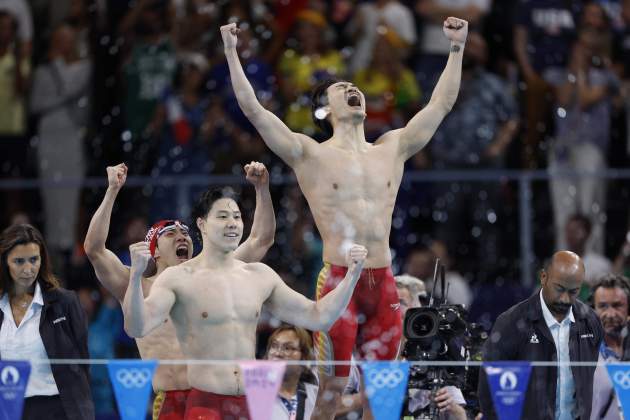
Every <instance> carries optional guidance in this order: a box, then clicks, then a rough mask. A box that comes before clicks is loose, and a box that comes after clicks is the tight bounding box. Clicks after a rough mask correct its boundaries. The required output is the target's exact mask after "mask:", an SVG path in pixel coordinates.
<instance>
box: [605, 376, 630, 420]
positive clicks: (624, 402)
mask: <svg viewBox="0 0 630 420" xmlns="http://www.w3.org/2000/svg"><path fill="white" fill-rule="evenodd" d="M606 368H607V369H608V376H610V382H612V384H613V387H614V388H615V392H616V393H617V400H619V404H621V410H622V411H623V418H624V419H630V366H628V365H622V364H616V363H611V364H609V365H606Z"/></svg>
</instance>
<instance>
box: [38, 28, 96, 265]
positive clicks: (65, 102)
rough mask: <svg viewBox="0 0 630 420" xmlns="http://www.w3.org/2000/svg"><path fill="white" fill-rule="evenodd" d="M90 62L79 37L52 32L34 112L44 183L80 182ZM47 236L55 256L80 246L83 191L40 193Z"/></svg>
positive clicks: (69, 32)
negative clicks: (81, 49)
mask: <svg viewBox="0 0 630 420" xmlns="http://www.w3.org/2000/svg"><path fill="white" fill-rule="evenodd" d="M91 71H92V69H91V62H90V61H89V60H85V59H79V57H78V54H77V43H76V33H75V31H74V29H72V28H71V27H70V26H68V25H65V24H64V25H61V26H59V27H58V28H57V29H55V31H54V32H53V34H52V38H51V42H50V46H49V50H48V61H47V62H46V63H45V64H43V65H41V66H39V67H38V68H37V70H36V71H35V76H34V80H33V90H32V92H31V111H32V112H33V113H34V114H36V115H37V116H38V121H39V124H38V129H37V134H38V140H39V141H38V144H37V157H38V161H39V174H40V177H41V178H42V179H45V180H49V181H50V180H59V179H81V178H83V176H84V174H85V166H86V164H85V156H84V153H85V152H84V146H83V142H84V140H85V134H86V128H87V124H88V115H89V102H90V101H89V96H88V94H89V88H90V80H91ZM41 194H42V198H43V204H44V213H45V218H44V220H45V227H46V238H47V242H48V244H49V246H50V251H51V253H52V254H53V255H55V256H56V257H60V256H61V255H63V256H65V257H67V256H69V254H70V252H71V251H72V250H73V247H74V245H75V243H76V235H77V228H78V226H77V225H78V217H79V199H80V195H81V190H80V188H78V187H76V186H70V187H61V188H51V187H48V186H45V187H44V188H43V189H42V190H41Z"/></svg>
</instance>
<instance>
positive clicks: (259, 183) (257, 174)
mask: <svg viewBox="0 0 630 420" xmlns="http://www.w3.org/2000/svg"><path fill="white" fill-rule="evenodd" d="M245 178H247V180H248V181H249V182H251V183H252V185H253V186H254V187H256V188H260V187H263V186H265V185H269V172H267V168H266V167H265V165H264V164H263V163H260V162H254V161H252V162H251V163H249V164H247V165H245Z"/></svg>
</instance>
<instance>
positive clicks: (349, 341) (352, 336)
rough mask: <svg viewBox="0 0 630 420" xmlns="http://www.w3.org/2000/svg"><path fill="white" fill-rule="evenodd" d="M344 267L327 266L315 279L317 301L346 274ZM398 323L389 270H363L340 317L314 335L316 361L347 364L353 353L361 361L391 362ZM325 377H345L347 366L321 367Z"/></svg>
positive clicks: (399, 329)
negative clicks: (354, 352)
mask: <svg viewBox="0 0 630 420" xmlns="http://www.w3.org/2000/svg"><path fill="white" fill-rule="evenodd" d="M347 270H348V268H347V267H340V266H335V265H332V264H329V263H325V264H324V268H322V271H320V273H319V277H318V279H317V292H316V294H317V299H318V300H319V299H321V298H322V297H323V296H326V294H327V293H328V292H330V291H331V290H333V289H334V288H335V287H336V286H337V285H338V284H339V282H341V280H343V278H344V276H345V275H346V271H347ZM401 334H402V321H401V317H400V300H399V298H398V291H397V290H396V282H395V280H394V275H393V274H392V270H391V269H390V268H389V267H385V268H366V269H364V270H363V272H362V273H361V278H360V279H359V281H358V282H357V285H356V287H355V289H354V293H353V294H352V299H351V300H350V304H349V305H348V308H347V309H346V311H345V312H344V313H343V315H342V316H341V317H340V318H339V319H338V320H337V322H335V324H334V325H333V326H332V328H331V329H330V330H329V331H328V332H327V333H326V332H323V331H321V332H316V333H315V345H316V347H317V354H318V358H319V360H320V361H328V360H336V361H350V358H351V356H352V352H353V350H355V345H356V352H357V354H358V356H359V357H360V358H361V359H367V360H393V359H395V358H396V356H397V355H398V348H399V346H400V337H401ZM322 373H323V374H325V375H328V376H332V375H333V374H334V376H348V375H349V374H350V366H349V364H348V365H337V366H334V371H333V366H323V368H322Z"/></svg>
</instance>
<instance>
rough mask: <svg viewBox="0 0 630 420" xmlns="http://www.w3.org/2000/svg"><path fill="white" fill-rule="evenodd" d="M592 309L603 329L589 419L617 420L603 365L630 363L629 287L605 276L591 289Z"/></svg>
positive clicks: (617, 278) (618, 413)
mask: <svg viewBox="0 0 630 420" xmlns="http://www.w3.org/2000/svg"><path fill="white" fill-rule="evenodd" d="M593 308H594V309H595V313H596V314H597V316H598V317H599V320H600V321H601V323H602V326H603V327H604V340H603V342H602V343H601V346H600V348H599V359H598V365H597V368H596V369H595V374H594V376H593V408H592V411H591V419H592V420H600V419H603V420H620V419H621V418H622V416H621V409H620V407H621V406H620V405H619V401H618V400H617V397H616V395H615V391H614V389H613V386H612V383H611V382H610V377H609V376H608V372H607V369H606V366H605V363H619V362H622V361H624V362H627V361H628V360H630V340H628V315H630V313H629V308H630V284H629V280H628V279H627V278H625V277H623V276H618V275H612V274H611V275H608V276H605V277H603V278H601V279H600V280H599V281H598V282H597V283H596V284H595V285H594V286H593Z"/></svg>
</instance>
